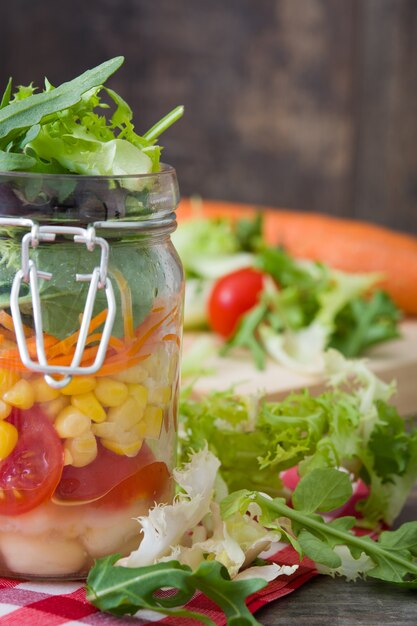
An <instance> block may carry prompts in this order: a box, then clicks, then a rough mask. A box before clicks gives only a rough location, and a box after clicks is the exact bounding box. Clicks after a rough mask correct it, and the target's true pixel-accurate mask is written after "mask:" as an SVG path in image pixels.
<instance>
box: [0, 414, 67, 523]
mask: <svg viewBox="0 0 417 626" xmlns="http://www.w3.org/2000/svg"><path fill="white" fill-rule="evenodd" d="M7 421H8V422H10V423H12V424H14V426H16V428H17V430H18V433H19V438H18V441H17V444H16V446H15V448H14V450H13V452H12V453H11V454H9V456H8V457H7V458H6V459H4V461H2V462H1V463H0V495H1V497H0V515H19V514H21V513H25V512H27V511H30V510H31V509H33V508H35V507H36V506H38V505H39V504H41V503H42V502H44V501H46V500H48V499H49V498H50V497H51V495H52V494H53V492H54V491H55V488H56V486H57V484H58V483H59V480H60V478H61V474H62V469H63V466H64V453H63V448H62V444H61V441H60V439H59V437H58V435H57V433H56V431H55V429H54V427H53V426H52V424H51V422H50V421H49V419H48V417H47V416H46V415H45V414H44V413H43V412H42V411H41V409H39V408H38V407H33V408H31V409H28V410H27V411H22V410H20V409H13V411H12V413H11V414H10V415H9V417H8V418H7Z"/></svg>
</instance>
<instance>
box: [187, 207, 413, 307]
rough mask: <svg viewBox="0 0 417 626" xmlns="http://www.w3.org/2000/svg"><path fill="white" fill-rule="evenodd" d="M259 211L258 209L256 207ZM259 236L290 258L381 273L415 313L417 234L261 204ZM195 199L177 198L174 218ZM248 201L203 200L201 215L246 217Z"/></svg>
mask: <svg viewBox="0 0 417 626" xmlns="http://www.w3.org/2000/svg"><path fill="white" fill-rule="evenodd" d="M258 210H259V209H258ZM262 211H263V213H264V236H265V239H266V241H267V242H268V243H269V244H274V245H283V246H284V247H285V249H286V250H287V251H288V252H289V253H290V254H292V255H293V256H295V257H298V258H304V259H311V260H316V261H323V262H324V263H326V264H328V265H330V266H331V267H334V268H337V269H341V270H344V271H346V272H353V273H355V272H381V274H382V275H383V276H384V278H383V279H382V280H381V282H380V284H379V286H380V287H382V288H383V289H385V290H386V291H387V292H388V293H389V295H390V296H391V297H392V299H393V300H394V302H395V303H396V304H397V306H398V307H400V308H401V309H402V310H403V311H404V312H405V313H406V314H408V315H417V237H414V236H411V235H406V234H403V233H399V232H394V231H392V230H390V229H388V228H384V227H382V226H377V225H375V224H371V223H368V222H362V221H356V220H350V219H341V218H335V217H330V216H328V215H324V214H318V213H301V212H297V211H290V210H279V209H278V210H274V209H266V208H265V207H263V208H262ZM198 212H199V209H198V203H195V202H193V201H192V202H190V200H186V199H185V200H182V201H181V204H180V207H179V210H178V219H179V221H180V222H181V220H182V219H190V218H192V217H196V216H198ZM255 213H256V209H255V208H254V207H251V206H249V205H244V204H233V203H227V202H220V201H212V200H207V201H206V200H205V201H204V202H203V203H202V204H201V212H200V216H201V217H203V216H204V217H221V216H225V217H230V218H231V219H238V218H242V217H249V216H251V215H254V214H255Z"/></svg>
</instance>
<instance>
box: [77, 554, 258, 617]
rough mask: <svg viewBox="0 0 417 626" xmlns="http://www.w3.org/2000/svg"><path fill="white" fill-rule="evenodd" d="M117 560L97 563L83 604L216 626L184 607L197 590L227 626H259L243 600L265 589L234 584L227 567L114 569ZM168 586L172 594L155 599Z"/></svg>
mask: <svg viewBox="0 0 417 626" xmlns="http://www.w3.org/2000/svg"><path fill="white" fill-rule="evenodd" d="M118 557H119V555H113V556H110V557H106V558H105V559H99V560H98V561H96V563H95V565H94V566H93V568H92V569H91V570H90V573H89V575H88V578H87V600H88V601H89V602H91V603H92V604H94V606H96V607H98V608H99V609H100V610H102V611H108V612H111V613H114V614H115V615H126V614H129V615H133V614H134V613H136V612H137V611H138V610H139V609H148V610H152V611H156V612H158V613H161V614H163V615H169V616H172V617H183V618H194V619H196V620H199V621H201V622H202V623H203V624H207V625H208V626H215V623H214V622H213V621H212V620H211V619H210V618H208V617H207V616H205V615H203V614H201V613H198V612H195V611H188V610H187V609H184V608H182V605H184V604H186V603H187V602H188V601H189V600H191V598H192V597H193V595H194V593H195V592H196V591H201V592H202V593H204V595H206V596H207V597H208V598H210V599H211V600H213V602H215V603H216V604H217V605H218V606H219V607H220V608H221V609H222V610H223V611H224V613H225V615H226V617H227V620H228V621H227V624H229V625H230V626H233V625H234V624H235V625H236V626H237V624H239V625H241V626H246V625H247V626H250V625H252V626H259V622H258V621H257V620H256V619H255V618H254V617H253V616H252V615H251V613H250V612H249V610H248V608H247V607H246V604H245V598H246V597H247V596H248V595H250V594H252V593H254V592H256V591H258V590H259V589H262V588H263V587H264V586H265V585H266V582H265V581H264V580H260V579H251V580H242V581H239V580H237V581H232V580H230V578H229V575H228V573H227V570H226V568H225V567H223V566H222V565H221V564H220V563H218V562H217V561H205V562H203V563H201V565H200V566H199V567H198V568H197V569H196V570H195V571H194V572H193V571H192V570H191V568H190V567H188V566H187V565H180V564H179V563H178V562H177V561H168V562H166V563H157V564H155V565H150V566H147V567H139V568H125V567H119V566H116V565H115V563H116V561H117V559H118ZM167 583H168V584H169V586H170V587H172V588H174V589H176V592H175V593H174V594H173V595H169V596H162V595H158V591H160V590H161V589H162V588H166V586H167ZM176 607H180V608H176Z"/></svg>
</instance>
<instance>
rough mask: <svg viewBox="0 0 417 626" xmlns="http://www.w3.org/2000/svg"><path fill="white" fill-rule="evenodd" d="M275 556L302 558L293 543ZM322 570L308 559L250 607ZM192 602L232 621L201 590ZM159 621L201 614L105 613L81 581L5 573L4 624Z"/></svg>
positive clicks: (0, 605)
mask: <svg viewBox="0 0 417 626" xmlns="http://www.w3.org/2000/svg"><path fill="white" fill-rule="evenodd" d="M271 560H272V561H275V562H276V563H278V564H287V565H291V564H293V563H298V562H299V561H298V556H297V554H296V553H295V552H294V551H293V550H292V548H285V549H284V550H281V551H280V552H278V553H277V554H276V555H275V556H274V557H272V558H271ZM316 574H317V572H316V571H315V569H314V564H313V563H312V562H311V561H309V560H308V559H305V560H304V561H303V563H302V564H301V565H300V567H299V568H298V569H297V571H296V572H294V574H292V575H291V576H281V577H279V578H277V579H276V580H275V581H273V582H271V583H269V584H268V585H267V586H266V587H264V589H261V590H260V591H259V592H257V593H255V594H253V595H252V596H250V597H249V598H248V607H249V609H250V611H251V612H252V613H254V612H255V611H256V610H257V609H260V608H261V607H263V606H265V605H266V604H268V603H269V602H272V601H274V600H277V599H278V598H281V597H283V596H285V595H287V594H289V593H291V592H292V591H294V590H295V589H297V588H298V587H300V586H301V585H302V584H304V583H305V582H307V581H308V580H309V579H310V578H312V577H313V576H315V575H316ZM187 608H189V609H190V610H194V611H199V612H201V613H204V614H206V615H207V616H208V617H210V618H211V619H212V620H213V621H214V622H215V623H216V624H218V626H224V624H225V623H226V619H225V617H224V614H223V613H222V612H221V611H220V610H219V609H218V608H217V607H216V605H215V604H214V603H213V602H211V601H210V600H208V599H207V598H206V597H205V596H203V595H202V594H200V593H198V594H196V595H195V596H194V598H193V599H192V600H191V601H190V602H189V603H188V605H187ZM155 622H159V623H160V624H161V626H195V625H196V621H195V620H191V619H184V618H181V619H180V620H179V619H172V618H166V617H165V618H164V617H161V616H160V615H158V614H157V613H147V612H145V611H143V612H139V615H137V616H135V617H114V616H112V615H110V614H108V613H101V612H100V611H98V610H97V609H96V608H95V607H94V606H92V605H91V604H90V603H89V602H87V600H86V597H85V590H84V585H83V584H82V583H80V582H54V583H52V582H35V581H22V580H11V579H7V578H0V624H1V626H60V625H61V624H65V625H66V626H81V625H82V624H84V625H85V624H90V625H91V626H117V625H118V626H122V625H124V624H126V625H127V624H129V625H132V626H133V625H136V626H144V625H145V624H152V623H155Z"/></svg>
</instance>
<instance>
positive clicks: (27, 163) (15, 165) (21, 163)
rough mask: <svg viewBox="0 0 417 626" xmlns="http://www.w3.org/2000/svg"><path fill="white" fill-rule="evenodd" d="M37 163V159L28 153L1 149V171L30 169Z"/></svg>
mask: <svg viewBox="0 0 417 626" xmlns="http://www.w3.org/2000/svg"><path fill="white" fill-rule="evenodd" d="M35 164H36V159H34V158H33V157H31V156H29V155H28V154H19V153H15V152H5V151H4V150H0V171H2V172H9V171H13V170H26V171H27V170H29V169H30V168H31V167H33V166H34V165H35Z"/></svg>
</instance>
